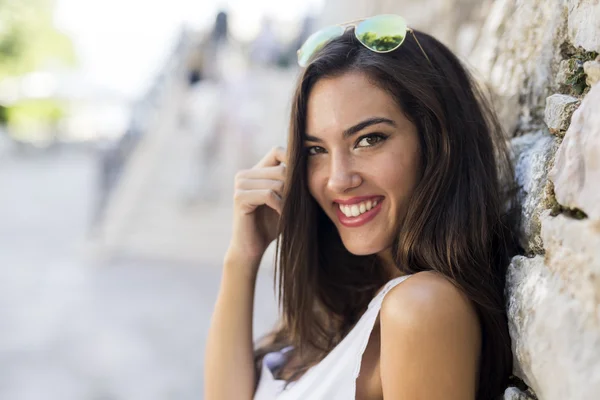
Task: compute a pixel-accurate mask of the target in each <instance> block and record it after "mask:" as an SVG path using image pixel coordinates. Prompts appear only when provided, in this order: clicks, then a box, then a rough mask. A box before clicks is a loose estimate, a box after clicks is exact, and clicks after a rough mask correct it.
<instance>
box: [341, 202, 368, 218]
mask: <svg viewBox="0 0 600 400" xmlns="http://www.w3.org/2000/svg"><path fill="white" fill-rule="evenodd" d="M377 203H378V201H377V200H373V201H371V200H368V201H366V202H362V203H359V204H352V205H346V204H340V205H339V207H340V211H342V213H343V214H344V215H345V216H346V217H358V216H359V215H360V214H364V213H366V212H367V211H369V210H371V209H372V208H373V207H375V206H376V205H377Z"/></svg>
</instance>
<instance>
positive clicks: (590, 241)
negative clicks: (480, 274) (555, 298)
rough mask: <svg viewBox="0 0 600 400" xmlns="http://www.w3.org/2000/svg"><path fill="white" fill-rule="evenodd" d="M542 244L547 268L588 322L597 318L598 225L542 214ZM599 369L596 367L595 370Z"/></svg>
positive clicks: (599, 297) (599, 284)
mask: <svg viewBox="0 0 600 400" xmlns="http://www.w3.org/2000/svg"><path fill="white" fill-rule="evenodd" d="M540 219H541V221H542V231H541V235H542V240H543V241H544V248H545V250H546V254H545V259H546V265H547V266H548V268H549V269H550V270H551V271H552V272H553V273H555V274H556V275H557V276H559V277H560V279H561V280H562V282H563V283H564V285H565V291H566V292H568V293H569V294H570V295H571V296H572V297H574V298H575V299H577V300H578V301H579V303H580V304H581V307H582V308H581V310H582V311H583V312H584V313H585V314H587V315H588V316H589V318H588V321H590V322H592V321H595V322H593V324H597V323H598V317H600V314H599V312H600V309H599V305H600V222H597V221H591V220H589V219H583V220H576V219H573V218H569V217H567V216H565V215H558V216H556V217H551V216H550V215H549V212H548V211H545V212H543V213H542V215H541V217H540ZM598 368H599V369H600V365H599V366H598Z"/></svg>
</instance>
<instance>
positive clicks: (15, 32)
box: [0, 0, 75, 80]
mask: <svg viewBox="0 0 600 400" xmlns="http://www.w3.org/2000/svg"><path fill="white" fill-rule="evenodd" d="M53 8H54V1H53V0H0V80H1V79H2V78H5V77H7V76H18V75H22V74H25V73H28V72H32V71H35V70H37V69H39V68H41V67H44V65H46V63H49V62H59V63H62V64H66V65H72V64H74V63H75V55H74V51H73V46H72V43H71V41H70V39H69V38H68V37H67V36H66V35H65V34H63V33H62V32H59V31H58V30H56V28H55V27H54V24H53Z"/></svg>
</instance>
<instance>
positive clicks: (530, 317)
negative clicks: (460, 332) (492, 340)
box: [507, 256, 600, 400]
mask: <svg viewBox="0 0 600 400" xmlns="http://www.w3.org/2000/svg"><path fill="white" fill-rule="evenodd" d="M507 297H508V319H509V330H510V335H511V338H512V346H513V354H514V357H515V370H514V373H515V374H516V375H517V376H519V377H521V378H522V379H523V380H524V381H525V382H526V383H527V385H528V386H529V387H531V388H532V389H533V391H534V392H535V393H536V395H537V396H538V397H539V398H540V399H543V400H565V399H577V400H597V399H598V393H600V367H599V366H598V360H600V325H599V324H598V319H596V318H595V319H593V320H591V321H590V319H589V318H588V316H587V315H586V314H585V312H584V311H583V310H582V306H581V304H580V303H579V301H577V300H576V299H574V298H573V297H572V296H571V295H570V294H569V293H567V292H566V291H565V286H564V284H563V282H562V280H561V279H560V277H558V276H557V275H556V274H553V273H552V272H551V271H550V270H549V269H548V267H546V265H545V264H544V257H543V256H536V257H535V258H526V257H522V256H517V257H515V258H513V260H512V262H511V265H510V267H509V269H508V275H507Z"/></svg>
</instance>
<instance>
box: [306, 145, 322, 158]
mask: <svg viewBox="0 0 600 400" xmlns="http://www.w3.org/2000/svg"><path fill="white" fill-rule="evenodd" d="M306 152H307V153H308V155H309V156H315V155H317V154H319V153H324V152H325V149H324V148H322V147H321V146H311V147H308V148H307V149H306Z"/></svg>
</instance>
